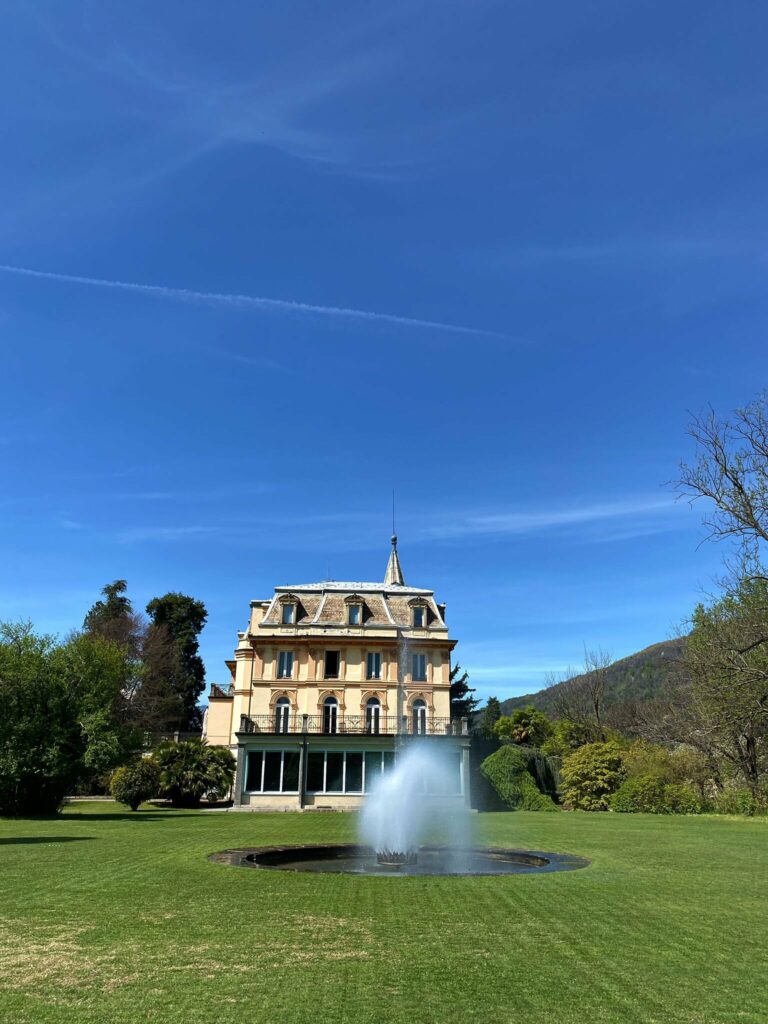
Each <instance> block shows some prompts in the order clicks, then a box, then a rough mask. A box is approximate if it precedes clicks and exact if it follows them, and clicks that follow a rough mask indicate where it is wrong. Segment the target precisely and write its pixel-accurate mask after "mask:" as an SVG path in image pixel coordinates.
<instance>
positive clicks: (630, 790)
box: [610, 775, 667, 814]
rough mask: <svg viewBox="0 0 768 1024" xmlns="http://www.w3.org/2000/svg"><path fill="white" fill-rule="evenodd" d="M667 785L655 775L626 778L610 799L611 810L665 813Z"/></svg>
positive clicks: (629, 812) (632, 812) (631, 812)
mask: <svg viewBox="0 0 768 1024" xmlns="http://www.w3.org/2000/svg"><path fill="white" fill-rule="evenodd" d="M665 789H666V786H665V785H664V783H663V782H662V781H661V779H657V778H655V777H654V776H653V775H639V776H637V777H636V778H634V779H625V780H624V782H622V784H621V785H620V786H619V788H618V789H617V790H616V792H615V793H614V794H613V796H612V797H611V800H610V805H611V810H612V811H619V812H621V813H624V814H665V813H666V811H667V806H666V801H665V798H664V791H665Z"/></svg>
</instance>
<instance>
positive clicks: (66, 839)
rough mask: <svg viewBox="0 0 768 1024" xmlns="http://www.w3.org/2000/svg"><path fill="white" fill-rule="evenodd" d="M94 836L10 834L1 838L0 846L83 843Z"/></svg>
mask: <svg viewBox="0 0 768 1024" xmlns="http://www.w3.org/2000/svg"><path fill="white" fill-rule="evenodd" d="M93 838H94V837H93V836H9V837H6V838H2V839H0V846H26V845H32V844H40V843H82V842H85V840H87V839H93Z"/></svg>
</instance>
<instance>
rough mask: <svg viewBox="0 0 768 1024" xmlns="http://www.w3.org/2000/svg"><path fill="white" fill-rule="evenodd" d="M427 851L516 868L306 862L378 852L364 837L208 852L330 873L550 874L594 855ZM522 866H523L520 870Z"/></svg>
mask: <svg viewBox="0 0 768 1024" xmlns="http://www.w3.org/2000/svg"><path fill="white" fill-rule="evenodd" d="M419 852H420V853H422V854H426V855H429V854H451V853H456V854H478V855H479V856H481V857H486V858H488V859H489V861H491V862H493V863H496V864H499V863H504V862H506V863H508V864H509V865H510V869H509V870H508V871H504V870H498V869H497V870H495V871H494V870H488V871H483V870H482V868H480V869H475V870H466V871H462V870H444V871H431V872H430V871H423V872H421V873H416V872H408V871H402V872H401V871H392V872H390V873H385V872H379V871H377V870H371V871H354V870H351V869H350V868H349V867H344V866H342V864H341V863H340V864H339V866H338V868H335V869H334V868H333V867H332V866H327V867H325V868H323V869H322V871H319V870H318V869H313V868H311V867H302V862H309V861H317V860H320V861H323V862H327V864H328V865H332V864H333V862H334V861H335V860H339V861H340V862H341V861H346V862H349V861H354V860H355V859H360V860H363V859H367V858H375V856H376V854H375V851H374V850H373V848H372V847H370V846H365V845H363V844H360V843H295V844H277V845H270V846H246V847H237V848H233V849H228V850H220V851H218V852H216V853H211V854H209V855H208V860H210V861H213V862H214V863H217V864H224V865H226V866H230V867H247V868H256V869H260V870H267V871H270V870H271V871H292V872H311V871H313V870H314V871H316V872H317V873H326V874H354V875H363V876H366V877H372V876H376V875H379V877H390V878H391V877H396V876H397V877H406V876H407V877H410V878H416V877H445V878H447V877H463V878H471V877H483V876H485V877H492V876H493V877H495V876H496V875H508V874H549V873H552V872H556V871H574V870H578V869H580V868H586V867H589V866H590V864H591V861H589V860H587V858H585V857H581V856H578V855H575V854H569V853H555V852H550V851H543V850H524V849H519V848H512V847H507V846H467V847H446V846H432V845H422V846H420V847H419ZM516 869H517V870H516Z"/></svg>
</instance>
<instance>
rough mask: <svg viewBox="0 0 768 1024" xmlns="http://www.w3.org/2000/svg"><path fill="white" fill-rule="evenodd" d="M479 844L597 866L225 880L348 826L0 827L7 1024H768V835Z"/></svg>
mask: <svg viewBox="0 0 768 1024" xmlns="http://www.w3.org/2000/svg"><path fill="white" fill-rule="evenodd" d="M477 824H478V829H479V832H480V834H481V838H482V840H483V841H486V842H489V843H493V844H506V845H514V846H520V847H528V848H532V849H536V848H538V849H544V850H546V849H550V850H561V851H567V852H571V853H577V854H582V855H584V856H586V857H589V858H591V860H592V862H593V863H592V866H591V867H590V868H587V869H586V870H583V871H574V872H569V873H563V874H556V875H538V876H537V875H521V876H517V877H515V876H512V877H507V878H474V879H473V878H366V877H355V876H341V875H302V874H290V873H286V872H271V871H255V870H237V869H234V868H228V867H223V866H221V865H217V864H212V863H210V862H208V861H207V860H206V854H208V853H211V852H213V851H215V850H220V849H225V848H227V847H232V846H248V845H259V844H262V843H264V844H266V843H274V842H307V841H318V842H326V841H329V842H330V841H337V840H342V841H343V840H350V839H353V838H354V829H355V819H354V817H352V816H351V815H340V814H337V815H333V814H323V815H314V816H313V815H309V814H306V815H303V816H302V815H298V814H295V815H294V814H211V813H194V812H183V811H162V810H160V811H154V810H148V811H142V812H140V813H138V814H130V813H127V812H126V813H123V812H122V811H121V810H120V809H119V808H118V807H117V806H116V805H113V804H96V805H94V804H86V803H81V804H77V805H71V806H70V807H68V808H67V809H66V811H65V813H64V814H63V815H62V816H61V817H60V818H58V819H55V820H46V821H39V820H38V821H31V820H25V821H10V820H7V819H4V820H0V1020H2V1021H9V1022H10V1021H13V1022H14V1024H25V1022H29V1024H32V1022H34V1024H43V1022H48V1021H56V1022H64V1021H66V1022H67V1024H70V1022H79V1021H94V1022H95V1021H99V1022H101V1021H104V1022H107V1021H109V1022H115V1024H123V1022H125V1024H129V1022H130V1024H136V1022H139V1021H162V1022H166V1021H179V1022H184V1024H190V1022H202V1021H205V1022H210V1024H214V1022H216V1024H227V1022H230V1021H232V1022H235V1021H236V1022H238V1024H253V1022H259V1024H261V1022H264V1024H282V1022H299V1021H301V1022H305V1021H307V1022H308V1021H313V1022H337V1021H344V1022H350V1024H352V1022H355V1024H358V1022H376V1024H386V1022H390V1021H392V1022H394V1021H397V1022H426V1021H429V1022H435V1024H446V1022H454V1021H455V1022H460V1021H461V1022H463V1021H488V1022H491V1021H492V1022H494V1024H496V1022H498V1024H507V1022H513V1021H514V1022H517V1021H520V1022H525V1024H544V1022H546V1024H577V1022H578V1024H591V1022H596V1021H606V1022H611V1024H617V1022H624V1021H637V1022H638V1024H640V1022H642V1024H652V1022H654V1021H664V1022H677V1021H680V1022H686V1024H688V1022H696V1024H715V1022H717V1024H722V1022H731V1021H733V1022H740V1024H758V1022H759V1024H765V1022H766V1021H768V960H767V958H766V950H768V900H766V897H767V896H768V821H766V820H749V819H725V818H716V817H710V818H673V817H653V816H641V815H637V816H631V815H623V816H622V815H613V814H603V815H600V814H594V815H586V814H565V813H563V814H530V813H528V814H526V813H517V814H484V815H479V816H478V818H477Z"/></svg>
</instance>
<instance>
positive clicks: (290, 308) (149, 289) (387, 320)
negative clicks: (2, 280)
mask: <svg viewBox="0 0 768 1024" xmlns="http://www.w3.org/2000/svg"><path fill="white" fill-rule="evenodd" d="M0 271H3V272H4V273H7V274H17V275H19V276H21V277H34V278H39V279H42V280H44V281H61V282H64V283H67V284H81V285H87V286H89V287H93V288H112V289H115V290H118V291H126V292H134V293H137V294H139V295H149V296H152V297H153V298H158V299H169V300H171V301H173V302H185V303H194V304H198V305H200V304H202V305H206V306H216V307H219V308H226V309H254V310H259V311H261V312H278V313H294V314H300V315H302V314H303V315H310V316H321V317H328V318H332V319H341V320H353V321H365V322H368V323H384V324H392V325H394V326H397V327H419V328H429V329H430V330H438V331H448V332H450V333H452V334H463V335H474V336H484V337H489V338H506V337H507V336H506V335H504V334H500V333H499V332H498V331H486V330H482V329H481V328H477V327H465V326H462V325H460V324H449V323H444V322H442V321H440V320H421V319H419V318H417V317H409V316H398V315H396V314H394V313H376V312H373V311H371V310H365V309H351V308H349V307H345V306H318V305H315V304H313V303H309V302H299V301H297V300H294V299H271V298H265V297H263V296H260V295H238V294H229V293H226V292H199V291H194V290H193V289H190V288H168V287H166V286H165V285H157V284H139V283H137V282H134V281H112V280H107V279H105V278H99V277H81V276H79V275H77V274H58V273H53V272H52V271H48V270H32V269H31V268H30V267H17V266H13V265H12V264H7V263H2V264H0Z"/></svg>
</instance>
